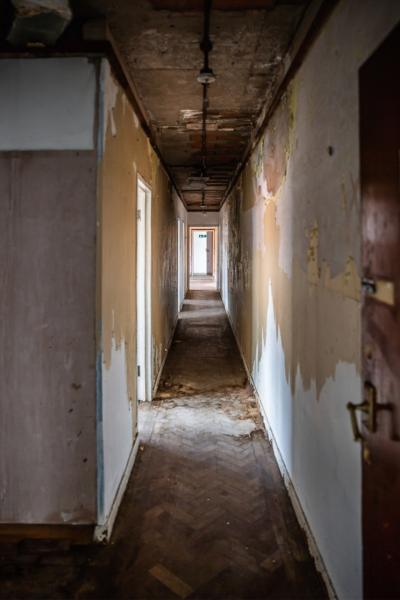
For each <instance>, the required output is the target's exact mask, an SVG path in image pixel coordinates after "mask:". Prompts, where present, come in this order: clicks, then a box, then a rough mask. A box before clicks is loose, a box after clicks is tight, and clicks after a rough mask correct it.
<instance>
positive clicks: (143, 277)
mask: <svg viewBox="0 0 400 600" xmlns="http://www.w3.org/2000/svg"><path fill="white" fill-rule="evenodd" d="M136 222H137V233H136V364H137V399H138V401H139V402H143V401H145V400H151V399H152V356H151V351H152V350H151V190H150V188H149V187H148V186H147V185H146V184H145V183H144V182H143V180H142V179H138V183H137V221H136Z"/></svg>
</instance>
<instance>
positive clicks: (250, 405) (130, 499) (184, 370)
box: [8, 291, 326, 600]
mask: <svg viewBox="0 0 400 600" xmlns="http://www.w3.org/2000/svg"><path fill="white" fill-rule="evenodd" d="M140 432H141V440H142V442H141V447H140V451H139V456H138V460H137V463H136V465H135V468H134V472H133V475H132V477H131V480H130V483H129V486H128V490H127V493H126V495H125V498H124V501H123V505H122V507H121V510H120V514H119V517H118V520H117V524H116V528H115V532H114V536H113V540H112V544H111V545H110V546H108V547H104V548H101V549H97V550H92V551H91V554H90V553H89V554H88V551H83V550H82V551H81V552H80V553H79V552H78V551H76V550H75V554H73V558H72V559H71V558H69V561H70V562H68V561H67V563H63V561H62V559H61V561H60V562H59V564H58V565H57V564H56V565H54V564H53V565H51V564H50V565H47V567H46V566H42V569H44V571H42V581H45V582H46V583H45V584H43V587H42V590H41V591H42V594H41V596H40V595H39V594H38V595H37V596H36V595H34V592H33V590H35V589H38V590H39V588H37V587H36V588H35V585H36V586H37V582H35V580H34V577H33V579H32V575H31V588H30V595H29V597H72V598H136V599H153V598H158V599H169V598H171V599H176V598H182V599H185V598H188V599H189V598H190V599H193V600H194V599H197V598H199V599H200V598H202V599H214V598H221V599H222V598H224V599H246V598H254V599H264V598H265V599H266V598H268V599H269V598H271V599H275V598H276V599H277V598H280V599H297V598H298V599H300V598H325V597H326V591H325V589H324V586H323V584H322V582H321V579H320V577H319V575H318V574H317V572H316V570H315V567H314V563H313V561H312V559H311V557H310V555H309V552H308V549H307V545H306V541H305V537H304V534H303V532H302V531H301V530H300V528H299V526H298V524H297V521H296V518H295V515H294V513H293V509H292V507H291V504H290V501H289V498H288V496H287V493H286V491H285V487H284V485H283V482H282V479H281V477H280V474H279V471H278V469H277V466H276V463H275V460H274V458H273V454H272V450H271V447H270V445H269V443H268V441H267V439H266V437H265V433H264V430H263V427H262V422H261V419H260V415H259V412H258V408H257V405H256V402H255V399H254V397H253V395H252V393H251V389H250V388H249V386H248V384H247V380H246V375H245V372H244V370H243V366H242V363H241V359H240V356H239V353H238V350H237V347H236V344H235V341H234V338H233V335H232V332H231V330H230V327H229V323H228V320H227V318H226V315H225V312H224V309H223V306H222V303H221V301H220V299H219V296H218V295H217V293H216V292H205V291H203V292H200V291H199V292H191V293H190V294H189V297H188V298H187V300H186V301H185V305H184V310H183V313H182V318H181V319H180V321H179V325H178V328H177V331H176V335H175V339H174V343H173V345H172V348H171V350H170V353H169V356H168V359H167V363H166V365H165V368H164V372H163V377H162V381H161V385H160V388H159V392H158V396H157V398H156V399H155V400H154V401H153V403H151V404H146V405H144V406H142V407H141V410H140ZM61 555H62V556H64V557H65V558H67V557H71V553H69V554H65V553H64V554H63V553H61ZM52 556H54V554H53V555H52ZM32 582H33V583H32ZM49 586H50V587H49ZM10 589H11V588H10ZM14 589H15V590H18V589H19V590H20V591H21V590H22V588H21V587H19V588H18V587H17V588H14ZM32 594H33V596H32ZM8 597H11V595H10V596H8Z"/></svg>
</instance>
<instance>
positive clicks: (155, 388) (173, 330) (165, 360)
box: [151, 302, 183, 399]
mask: <svg viewBox="0 0 400 600" xmlns="http://www.w3.org/2000/svg"><path fill="white" fill-rule="evenodd" d="M182 306H183V302H182V304H181V308H182ZM180 312H181V311H180V310H179V311H178V314H177V316H176V319H175V323H174V327H173V329H172V333H171V335H170V338H169V340H168V344H167V349H166V351H165V352H164V354H165V356H164V358H163V361H162V363H161V366H160V368H159V369H158V373H157V377H156V380H155V382H154V385H153V392H152V396H151V398H152V399H153V398H154V396H155V395H156V393H157V390H158V386H159V385H160V379H161V375H162V372H163V369H164V366H165V363H166V362H167V358H168V354H169V351H170V348H171V346H172V342H173V341H174V336H175V332H176V328H177V327H178V321H179V313H180Z"/></svg>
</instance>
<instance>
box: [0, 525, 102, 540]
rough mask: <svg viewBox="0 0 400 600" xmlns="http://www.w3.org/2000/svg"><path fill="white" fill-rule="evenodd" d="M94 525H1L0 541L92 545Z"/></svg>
mask: <svg viewBox="0 0 400 600" xmlns="http://www.w3.org/2000/svg"><path fill="white" fill-rule="evenodd" d="M94 528H95V526H94V525H70V524H68V525H67V524H63V523H51V524H44V523H1V524H0V540H2V541H10V542H19V541H21V540H68V541H70V542H71V543H72V544H82V545H85V544H91V543H92V541H93V531H94Z"/></svg>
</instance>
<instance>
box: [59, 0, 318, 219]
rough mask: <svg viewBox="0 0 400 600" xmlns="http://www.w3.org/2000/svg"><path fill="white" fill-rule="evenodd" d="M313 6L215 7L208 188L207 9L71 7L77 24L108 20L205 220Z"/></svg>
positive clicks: (232, 3)
mask: <svg viewBox="0 0 400 600" xmlns="http://www.w3.org/2000/svg"><path fill="white" fill-rule="evenodd" d="M52 1H54V0H52ZM47 2H49V0H47ZM58 2H60V0H58ZM308 4H309V1H308V0H213V2H212V5H211V6H212V10H211V15H210V38H211V41H212V44H213V48H212V51H211V52H210V54H209V63H210V67H211V68H212V70H213V71H214V73H215V75H216V80H215V82H213V83H212V84H210V85H209V86H208V101H209V105H208V112H207V119H206V142H207V143H206V148H207V150H206V155H207V173H206V174H207V177H206V178H204V177H203V178H201V175H202V170H201V165H202V85H201V84H200V83H199V82H198V81H197V76H198V74H199V71H200V69H201V68H202V66H203V53H202V50H201V48H200V42H201V39H202V36H203V7H204V0H135V1H134V2H132V1H129V0H114V1H110V0H75V1H71V6H72V9H73V14H74V16H75V17H77V18H78V19H79V18H82V19H87V18H94V17H96V18H97V17H102V16H105V17H106V19H107V22H108V26H109V29H110V31H111V33H112V36H113V38H114V41H115V43H116V45H117V46H118V49H119V53H120V56H121V58H122V60H123V61H124V64H125V68H126V69H127V70H128V72H129V75H130V78H131V79H132V80H133V81H134V84H135V86H136V93H137V95H138V96H139V100H140V102H141V104H142V107H143V109H144V111H145V112H146V120H147V122H148V123H149V125H150V128H151V130H152V136H153V139H154V140H155V142H156V144H157V146H158V149H159V151H160V153H161V155H162V157H163V160H164V163H165V164H166V166H167V168H168V169H169V171H170V174H171V176H172V178H173V179H174V182H175V184H176V187H177V189H178V190H179V193H180V195H181V197H182V199H183V200H184V202H185V204H186V206H187V208H188V209H189V210H201V204H202V199H203V201H204V204H205V205H206V207H207V210H218V209H219V208H220V206H221V203H222V201H223V199H224V195H225V193H226V190H227V188H228V186H229V184H230V182H231V180H232V177H233V176H234V173H235V170H236V168H237V166H238V164H239V163H240V162H241V160H242V159H243V156H244V153H245V151H246V149H247V146H248V144H249V141H250V139H251V136H252V134H254V131H255V126H256V122H257V118H258V117H259V115H260V112H261V109H262V107H263V106H264V105H265V102H266V101H268V99H270V98H271V95H272V93H273V91H274V89H275V87H276V86H275V83H276V81H277V80H278V77H279V74H280V72H281V69H282V68H283V64H282V63H283V57H284V55H285V53H286V51H287V49H288V46H289V44H290V42H291V40H292V39H293V35H294V33H295V31H296V29H297V27H298V25H299V23H300V21H301V18H302V16H303V14H304V12H305V9H306V8H307V5H308ZM204 185H205V189H204Z"/></svg>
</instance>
